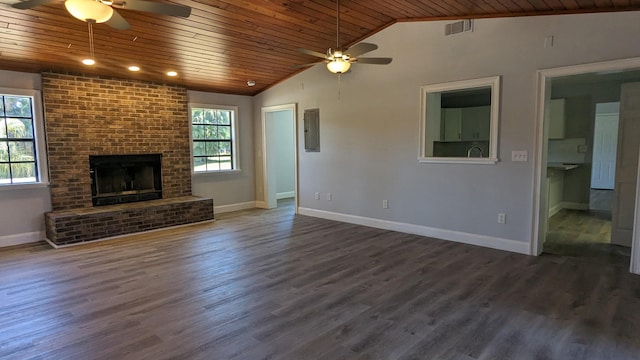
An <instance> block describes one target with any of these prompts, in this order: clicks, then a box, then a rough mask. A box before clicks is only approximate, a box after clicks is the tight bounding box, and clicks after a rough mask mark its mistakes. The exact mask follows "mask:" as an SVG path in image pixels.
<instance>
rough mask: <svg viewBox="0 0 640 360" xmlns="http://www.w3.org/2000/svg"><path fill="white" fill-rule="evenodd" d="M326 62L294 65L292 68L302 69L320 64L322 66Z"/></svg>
mask: <svg viewBox="0 0 640 360" xmlns="http://www.w3.org/2000/svg"><path fill="white" fill-rule="evenodd" d="M323 62H324V61H316V62H312V63H308V64H300V65H294V66H292V67H291V68H292V69H296V70H297V69H302V68H306V67H310V66H313V65H318V64H322V63H323Z"/></svg>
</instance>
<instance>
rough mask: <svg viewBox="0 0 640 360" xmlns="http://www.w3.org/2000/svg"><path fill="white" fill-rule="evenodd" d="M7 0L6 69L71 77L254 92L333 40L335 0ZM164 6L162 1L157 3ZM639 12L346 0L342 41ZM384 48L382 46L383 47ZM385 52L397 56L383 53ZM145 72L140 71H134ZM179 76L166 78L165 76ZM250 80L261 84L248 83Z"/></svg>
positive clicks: (560, 4)
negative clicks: (185, 13) (103, 7)
mask: <svg viewBox="0 0 640 360" xmlns="http://www.w3.org/2000/svg"><path fill="white" fill-rule="evenodd" d="M19 1H20V0H0V69H5V70H17V71H27V72H42V71H70V72H82V73H87V74H98V75H104V76H115V77H125V78H137V79H143V80H149V81H154V82H165V83H175V84H180V85H184V86H186V87H187V88H190V89H195V90H205V91H213V92H222V93H230V94H244V95H253V94H256V93H258V92H260V91H262V90H264V89H266V88H268V87H269V86H271V85H273V84H275V83H277V82H279V81H281V80H283V79H285V78H287V77H289V76H291V75H292V74H294V73H296V72H297V71H299V70H294V69H292V66H293V65H296V64H301V63H309V62H313V61H316V60H317V59H316V58H314V57H311V56H308V55H304V54H301V53H299V52H297V51H296V48H307V49H311V50H315V51H318V52H322V53H323V52H325V51H326V49H327V48H329V47H334V46H335V42H336V2H335V0H173V1H171V2H172V3H174V4H180V5H187V6H190V7H192V9H193V10H192V13H191V16H190V17H189V18H186V19H185V18H178V17H171V16H164V15H154V14H149V13H143V12H137V11H132V10H118V12H119V13H120V14H121V15H122V16H123V17H124V18H125V19H126V20H127V21H128V22H129V23H130V24H131V28H130V29H128V30H114V29H113V28H111V27H109V26H107V25H105V24H96V25H95V26H94V27H93V31H94V38H95V53H96V56H95V57H96V60H97V64H96V65H94V66H92V67H87V66H85V65H82V64H81V62H80V61H81V60H82V59H83V58H85V57H87V55H88V53H89V38H88V29H87V24H86V23H84V22H82V21H80V20H77V19H75V18H73V17H71V16H70V15H69V13H68V12H67V11H66V9H65V7H64V0H54V1H52V2H50V3H47V4H45V5H40V6H37V7H35V8H33V9H30V10H19V9H15V8H13V7H11V6H10V5H11V4H14V3H16V2H19ZM158 1H164V0H158ZM626 10H640V0H395V1H389V0H342V1H340V42H341V44H343V45H349V44H353V43H355V42H356V41H358V40H360V39H363V38H365V37H367V36H368V35H371V34H373V33H375V32H377V31H379V30H381V29H384V28H385V27H387V26H389V25H391V24H393V23H395V22H398V21H415V20H442V19H462V18H482V17H501V16H525V15H543V14H564V13H580V12H601V11H626ZM381 50H382V49H381ZM379 53H380V54H381V55H380V56H392V55H393V54H384V53H383V52H379ZM132 64H135V65H138V66H140V67H141V68H142V70H141V71H139V72H137V73H132V72H130V71H128V70H127V67H128V66H129V65H132ZM169 70H174V71H176V72H178V76H176V77H172V78H170V77H168V76H167V75H166V72H167V71H169ZM248 80H253V81H255V82H256V86H254V87H248V86H247V81H248Z"/></svg>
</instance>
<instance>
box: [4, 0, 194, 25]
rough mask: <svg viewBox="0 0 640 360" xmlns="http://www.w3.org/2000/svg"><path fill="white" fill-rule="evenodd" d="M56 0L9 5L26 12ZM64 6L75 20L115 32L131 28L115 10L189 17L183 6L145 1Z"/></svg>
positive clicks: (73, 1) (80, 0)
mask: <svg viewBox="0 0 640 360" xmlns="http://www.w3.org/2000/svg"><path fill="white" fill-rule="evenodd" d="M54 1H57V0H26V1H22V2H18V3H15V4H13V5H11V6H12V7H14V8H16V9H21V10H26V9H31V8H34V7H36V6H39V5H44V4H47V3H50V2H54ZM64 6H65V7H66V8H67V11H69V13H70V14H71V15H72V16H73V17H75V18H76V19H79V20H82V21H86V22H89V23H105V24H107V25H109V26H111V27H112V28H114V29H117V30H127V29H129V28H130V27H131V25H129V23H128V22H127V20H125V19H124V18H123V17H122V16H121V15H120V14H119V13H118V12H117V11H116V10H115V9H123V10H136V11H144V12H150V13H154V14H162V15H170V16H180V17H185V18H187V17H189V15H191V8H190V7H188V6H183V5H175V4H168V3H159V2H153V1H145V0H66V1H65V2H64Z"/></svg>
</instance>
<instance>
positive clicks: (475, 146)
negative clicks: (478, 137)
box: [467, 145, 484, 158]
mask: <svg viewBox="0 0 640 360" xmlns="http://www.w3.org/2000/svg"><path fill="white" fill-rule="evenodd" d="M473 150H478V151H480V157H484V152H483V151H482V148H481V147H480V146H478V145H474V146H472V147H470V148H469V150H467V157H468V158H470V157H471V153H473Z"/></svg>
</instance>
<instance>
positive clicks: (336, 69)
mask: <svg viewBox="0 0 640 360" xmlns="http://www.w3.org/2000/svg"><path fill="white" fill-rule="evenodd" d="M377 48H378V45H376V44H370V43H359V44H356V45H354V46H352V47H350V48H348V49H347V50H344V51H343V50H341V48H340V3H339V0H336V48H335V49H334V50H332V49H331V48H329V49H328V50H327V53H326V54H323V53H321V52H317V51H313V50H307V49H303V48H298V49H296V50H297V51H298V52H301V53H303V54H307V55H311V56H316V57H319V58H322V59H324V60H322V61H317V62H313V63H308V64H300V65H295V66H294V67H293V68H294V69H301V68H305V67H309V66H313V65H316V64H320V63H323V62H325V63H327V69H328V70H329V71H330V72H332V73H334V74H343V73H345V72H347V71H349V69H350V68H351V64H354V63H359V64H374V65H387V64H389V63H391V60H393V59H392V58H388V57H375V58H374V57H369V58H361V57H359V56H360V55H363V54H366V53H368V52H371V51H373V50H375V49H377Z"/></svg>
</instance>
